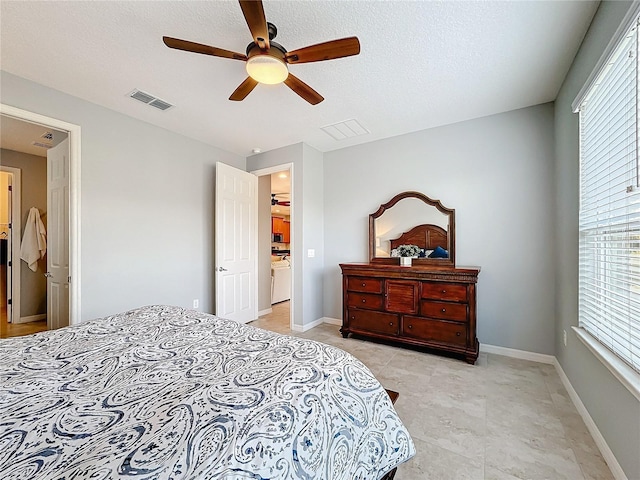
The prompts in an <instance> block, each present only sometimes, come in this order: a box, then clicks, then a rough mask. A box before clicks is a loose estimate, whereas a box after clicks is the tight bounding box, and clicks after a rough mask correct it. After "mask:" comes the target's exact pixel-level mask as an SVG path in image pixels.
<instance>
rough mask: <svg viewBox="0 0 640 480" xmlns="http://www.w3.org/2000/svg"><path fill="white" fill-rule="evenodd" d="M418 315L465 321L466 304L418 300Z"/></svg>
mask: <svg viewBox="0 0 640 480" xmlns="http://www.w3.org/2000/svg"><path fill="white" fill-rule="evenodd" d="M420 315H422V316H424V317H432V318H444V319H445V320H457V321H460V322H466V321H467V305H465V304H460V303H446V302H432V301H428V300H421V301H420Z"/></svg>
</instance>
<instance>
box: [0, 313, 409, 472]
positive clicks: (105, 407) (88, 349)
mask: <svg viewBox="0 0 640 480" xmlns="http://www.w3.org/2000/svg"><path fill="white" fill-rule="evenodd" d="M0 358H1V359H2V362H3V368H2V370H1V372H0V472H2V478H3V479H5V480H6V479H18V478H21V479H22V478H29V479H47V480H49V479H58V478H64V479H68V480H71V479H88V478H91V479H115V478H119V479H120V478H145V479H170V478H171V479H248V478H251V479H312V478H314V479H321V480H330V479H345V480H354V479H378V478H380V477H381V476H383V475H384V474H385V473H386V472H388V471H389V470H391V469H393V468H394V467H395V466H396V465H398V464H399V463H401V462H403V461H405V460H407V459H408V458H410V457H411V456H413V455H414V453H415V449H414V446H413V442H412V441H411V438H410V436H409V434H408V432H407V430H406V428H405V427H404V426H403V424H402V422H401V421H400V419H399V418H398V416H397V414H396V412H395V410H394V409H393V406H392V405H391V402H390V400H389V398H388V396H387V394H386V392H385V390H384V389H383V388H382V386H381V385H380V384H379V383H378V381H377V380H376V379H375V378H374V377H373V375H372V374H371V372H370V371H369V370H368V369H367V368H366V367H365V366H364V365H363V364H362V363H361V362H360V361H358V360H357V359H355V358H354V357H352V356H351V355H349V354H348V353H346V352H344V351H342V350H339V349H337V348H334V347H331V346H328V345H324V344H321V343H317V342H313V341H309V340H305V339H300V338H295V337H289V336H283V335H278V334H276V333H272V332H267V331H265V330H261V329H257V328H254V327H251V326H247V325H242V324H239V323H236V322H232V321H228V320H223V319H220V318H217V317H214V316H212V315H208V314H204V313H200V312H195V311H191V310H184V309H181V308H177V307H167V306H150V307H144V308H140V309H137V310H132V311H130V312H126V313H122V314H119V315H115V316H111V317H105V318H103V319H98V320H94V321H89V322H85V323H83V324H81V325H78V326H73V327H67V328H63V329H60V330H56V331H50V332H44V333H40V334H37V335H32V336H28V337H18V338H14V339H5V340H0Z"/></svg>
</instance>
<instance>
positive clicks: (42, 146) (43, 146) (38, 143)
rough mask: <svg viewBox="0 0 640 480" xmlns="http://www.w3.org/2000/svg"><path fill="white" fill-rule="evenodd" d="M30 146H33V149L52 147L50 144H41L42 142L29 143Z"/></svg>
mask: <svg viewBox="0 0 640 480" xmlns="http://www.w3.org/2000/svg"><path fill="white" fill-rule="evenodd" d="M31 145H33V146H34V147H41V148H51V147H53V145H51V144H50V143H42V142H31Z"/></svg>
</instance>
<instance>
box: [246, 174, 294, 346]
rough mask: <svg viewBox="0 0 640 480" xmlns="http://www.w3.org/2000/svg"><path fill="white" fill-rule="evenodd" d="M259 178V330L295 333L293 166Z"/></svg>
mask: <svg viewBox="0 0 640 480" xmlns="http://www.w3.org/2000/svg"><path fill="white" fill-rule="evenodd" d="M251 173H253V174H254V175H256V176H258V197H259V198H258V203H259V206H258V215H259V218H258V248H259V252H258V262H259V266H258V297H259V299H260V305H259V308H258V310H259V315H260V316H259V318H258V320H257V321H256V322H254V325H255V326H258V327H264V328H267V329H269V330H273V331H278V332H280V333H290V332H291V331H292V330H293V311H294V310H293V303H294V302H295V299H294V295H293V292H294V288H293V287H294V275H293V273H294V271H295V265H294V262H293V258H294V253H295V234H294V230H295V229H294V221H295V215H294V211H295V207H294V205H295V203H294V195H293V194H294V192H293V182H292V181H291V179H292V175H293V165H292V164H284V165H277V166H275V167H270V168H265V169H261V170H257V171H254V172H251Z"/></svg>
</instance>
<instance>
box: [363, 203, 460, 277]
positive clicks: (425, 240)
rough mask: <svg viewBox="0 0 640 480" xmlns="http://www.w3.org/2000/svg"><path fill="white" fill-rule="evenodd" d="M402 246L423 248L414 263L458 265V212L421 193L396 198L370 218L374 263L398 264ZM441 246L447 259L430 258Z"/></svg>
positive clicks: (370, 246) (371, 248) (370, 237)
mask: <svg viewBox="0 0 640 480" xmlns="http://www.w3.org/2000/svg"><path fill="white" fill-rule="evenodd" d="M399 245H417V246H418V247H419V248H420V254H419V256H418V258H415V259H414V263H417V264H420V263H426V264H438V265H455V210H453V209H450V208H447V207H445V206H443V205H442V204H441V203H440V201H439V200H432V199H431V198H429V197H427V196H426V195H424V194H422V193H419V192H403V193H400V194H398V195H396V196H395V197H393V198H392V199H391V200H390V201H389V202H387V203H385V204H383V205H381V206H380V208H379V209H378V210H377V211H376V212H375V213H372V214H371V215H369V253H370V261H371V262H375V263H390V264H397V263H398V262H399V260H398V259H397V258H395V257H397V256H398V250H397V248H398V247H399ZM437 247H441V248H442V249H444V250H446V253H447V256H446V258H428V257H429V255H430V254H431V253H432V252H433V250H434V249H436V248H437ZM436 253H437V252H436Z"/></svg>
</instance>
